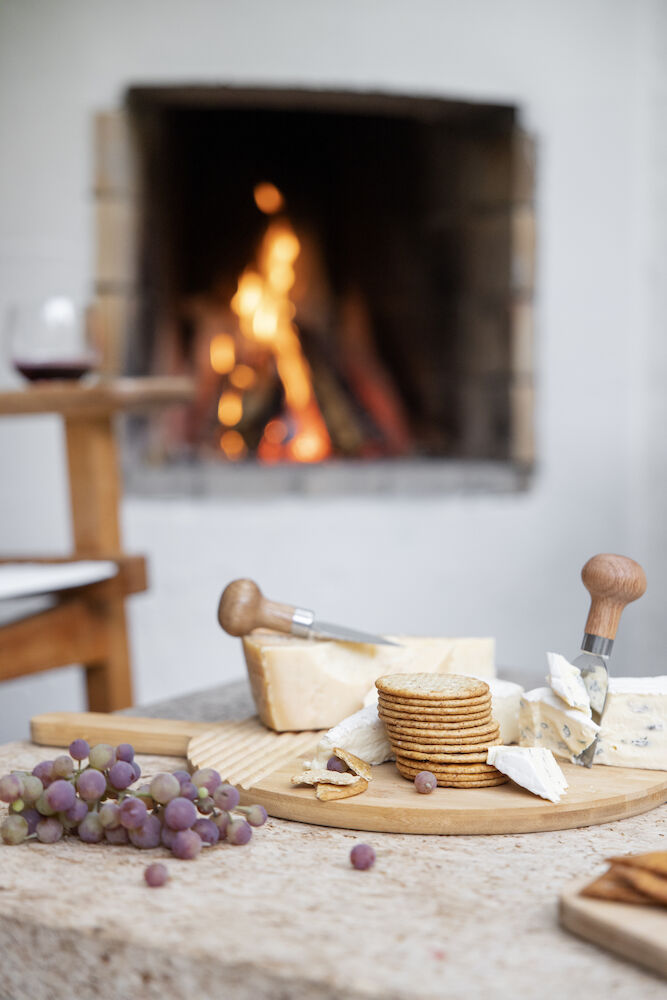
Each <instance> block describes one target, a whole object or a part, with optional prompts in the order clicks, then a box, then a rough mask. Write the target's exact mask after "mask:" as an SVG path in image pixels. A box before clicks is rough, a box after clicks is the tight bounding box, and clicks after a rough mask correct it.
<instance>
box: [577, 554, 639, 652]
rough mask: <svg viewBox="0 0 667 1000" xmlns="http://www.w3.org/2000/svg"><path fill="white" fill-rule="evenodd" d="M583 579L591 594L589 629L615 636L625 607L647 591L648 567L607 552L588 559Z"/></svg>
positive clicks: (588, 630)
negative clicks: (646, 571) (646, 572)
mask: <svg viewBox="0 0 667 1000" xmlns="http://www.w3.org/2000/svg"><path fill="white" fill-rule="evenodd" d="M581 579H582V580H583V582H584V586H585V587H586V590H587V591H588V592H589V594H590V595H591V607H590V611H589V612H588V618H587V619H586V628H585V631H586V632H587V633H588V634H589V635H600V636H603V638H605V639H615V638H616V630H617V629H618V623H619V621H620V619H621V612H622V611H623V608H624V607H625V605H626V604H630V603H631V602H632V601H636V600H637V598H638V597H641V596H642V594H643V593H644V591H645V590H646V574H645V573H644V570H643V569H642V568H641V566H640V565H639V563H637V562H635V561H634V559H628V557H627V556H615V555H611V554H609V553H604V554H601V555H598V556H593V558H592V559H589V560H588V562H587V563H586V565H585V566H584V568H583V569H582V571H581Z"/></svg>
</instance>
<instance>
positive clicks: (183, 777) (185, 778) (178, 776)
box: [171, 771, 190, 785]
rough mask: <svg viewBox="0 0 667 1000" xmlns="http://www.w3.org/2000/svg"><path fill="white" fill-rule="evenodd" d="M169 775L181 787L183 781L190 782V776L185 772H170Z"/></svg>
mask: <svg viewBox="0 0 667 1000" xmlns="http://www.w3.org/2000/svg"><path fill="white" fill-rule="evenodd" d="M171 773H172V774H173V776H174V777H175V778H176V780H177V781H178V783H179V785H182V784H183V782H184V781H190V775H189V774H188V772H187V771H172V772H171Z"/></svg>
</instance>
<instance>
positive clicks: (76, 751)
mask: <svg viewBox="0 0 667 1000" xmlns="http://www.w3.org/2000/svg"><path fill="white" fill-rule="evenodd" d="M89 752H90V746H89V745H88V743H87V742H86V741H85V740H72V742H71V743H70V745H69V753H70V757H73V758H74V760H85V759H86V757H87V756H88V754H89ZM33 773H34V772H33Z"/></svg>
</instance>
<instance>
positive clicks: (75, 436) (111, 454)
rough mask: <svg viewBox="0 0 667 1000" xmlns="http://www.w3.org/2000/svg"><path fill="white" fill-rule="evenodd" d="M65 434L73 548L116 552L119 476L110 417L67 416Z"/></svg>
mask: <svg viewBox="0 0 667 1000" xmlns="http://www.w3.org/2000/svg"><path fill="white" fill-rule="evenodd" d="M65 434H66V439H67V460H68V464H69V486H70V502H71V510H72V528H73V534H74V548H75V551H76V552H77V554H78V555H86V556H98V555H99V554H100V553H101V552H111V553H116V552H119V551H120V528H119V523H118V509H119V504H120V476H119V463H118V455H117V451H116V442H115V440H114V435H113V428H112V425H111V418H110V416H109V415H106V416H97V417H91V416H88V417H87V418H86V419H85V420H79V419H71V418H69V417H68V418H66V420H65Z"/></svg>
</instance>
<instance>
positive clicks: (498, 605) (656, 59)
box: [0, 0, 667, 738]
mask: <svg viewBox="0 0 667 1000" xmlns="http://www.w3.org/2000/svg"><path fill="white" fill-rule="evenodd" d="M665 40H667V27H666V25H665V18H664V10H663V9H662V8H661V5H660V3H659V2H658V0H565V2H564V0H542V2H541V3H539V4H535V3H534V2H531V0H476V2H475V3H469V4H461V3H458V2H455V0H451V2H450V0H413V2H412V3H410V4H407V3H404V2H390V0H337V2H335V3H334V2H333V0H330V2H313V0H283V2H281V3H275V2H272V0H238V2H229V0H225V2H221V0H188V2H185V0H142V2H141V3H136V2H133V0H116V2H115V3H114V4H101V3H90V2H87V0H58V2H54V3H44V2H38V0H13V2H12V0H5V3H4V4H0V143H1V145H2V149H3V153H2V156H1V157H0V310H1V309H3V308H4V307H5V305H6V303H7V302H8V301H9V300H10V299H12V298H13V297H14V296H16V295H17V294H27V293H39V292H43V291H47V290H50V289H52V288H55V287H66V288H71V289H73V290H74V291H75V292H81V291H85V289H86V288H87V287H88V282H89V279H90V270H91V268H90V247H91V211H90V207H91V201H90V178H91V119H92V115H93V113H94V111H96V110H99V109H105V108H109V107H112V106H114V105H117V104H118V103H119V102H120V101H121V99H122V95H123V91H124V88H125V86H126V85H127V84H128V83H130V82H131V83H134V84H137V83H141V82H144V83H161V82H164V83H174V82H178V81H188V82H221V83H238V84H241V83H275V84H284V85H292V84H295V85H298V84H303V85H304V86H319V85H321V86H326V87H343V88H344V87H350V88H369V89H382V90H394V91H400V92H409V93H425V94H436V95H444V96H450V97H452V96H460V97H463V98H472V99H480V100H490V101H508V102H511V103H515V104H518V105H520V107H521V108H522V110H523V118H524V123H525V125H526V126H527V127H528V128H529V129H530V130H531V131H532V132H533V133H534V134H536V136H537V138H538V142H539V152H540V171H539V191H538V213H539V266H538V283H539V300H538V313H539V332H538V337H537V371H538V393H539V394H538V410H537V432H538V450H539V457H540V465H539V470H538V475H537V477H536V480H535V484H534V487H533V488H532V490H531V491H530V492H529V493H527V494H523V495H516V496H495V497H494V496H489V497H477V498H466V497H459V496H443V497H440V498H432V497H431V498H428V499H422V500H420V499H405V498H403V499H392V498H387V497H382V496H379V497H375V498H369V499H351V498H348V499H341V498H337V499H336V500H331V501H326V500H322V499H317V500H314V499H306V498H300V497H288V498H282V499H277V500H274V501H263V502H261V501H257V502H254V503H252V502H244V503H240V502H229V503H225V502H217V503H214V502H212V501H211V502H204V501H200V502H196V501H165V502H162V503H160V502H155V501H147V500H140V499H132V498H129V499H128V500H127V501H126V503H125V507H124V511H123V517H124V526H125V535H126V541H127V544H128V547H130V548H132V549H135V550H140V551H145V552H147V553H148V554H149V556H150V559H151V565H152V588H151V591H150V593H149V594H147V595H144V596H141V597H137V598H135V599H133V601H132V612H131V622H132V633H133V644H134V649H135V670H136V681H137V694H138V698H139V700H142V701H143V700H149V699H154V698H158V697H163V696H167V695H169V694H172V693H177V692H183V691H186V690H188V689H192V688H196V687H204V686H206V685H208V684H212V683H214V682H216V681H218V680H221V679H223V678H231V677H233V676H237V675H238V674H239V673H240V672H241V671H242V664H241V661H240V657H239V653H238V649H237V646H236V644H235V643H234V642H232V641H231V640H229V639H227V638H226V637H224V636H222V635H221V633H220V632H219V630H218V629H217V626H216V625H215V620H214V618H215V615H214V612H215V605H216V601H217V597H218V592H219V590H220V588H221V586H222V585H223V584H224V582H226V581H227V580H229V579H231V578H232V577H233V576H236V575H240V574H252V575H255V576H256V577H257V578H258V579H259V580H260V581H261V582H262V584H263V585H264V588H265V589H266V591H267V592H269V593H271V592H273V593H274V594H275V595H276V596H279V597H284V598H286V599H291V598H293V599H294V600H296V601H301V602H303V603H311V604H312V605H313V606H315V607H316V608H318V609H319V610H321V612H322V613H326V617H328V618H330V619H332V620H335V619H337V618H338V619H340V620H341V621H349V622H350V624H357V625H358V626H361V627H363V626H364V625H365V626H367V627H369V628H376V629H391V630H396V631H404V632H423V633H440V634H445V633H446V634H456V633H458V634H464V633H469V634H480V633H486V634H493V635H496V636H497V638H498V660H499V662H500V663H505V664H512V665H515V666H517V667H519V668H520V669H522V670H525V671H530V670H532V671H534V672H535V676H536V678H539V676H540V675H541V672H542V669H543V662H544V650H545V649H546V648H555V649H559V650H563V651H566V652H567V651H569V650H574V648H575V647H576V644H577V642H578V640H579V638H580V633H581V630H582V627H583V622H584V620H585V614H586V600H585V595H584V592H583V589H582V588H581V585H580V584H579V583H578V569H579V567H580V566H581V564H582V563H583V562H584V561H585V559H586V558H587V557H588V556H589V555H591V554H592V553H594V552H596V551H620V552H627V553H628V554H632V555H634V556H635V557H636V558H638V559H640V560H641V561H642V562H643V563H644V564H645V566H646V569H647V573H648V576H649V580H650V581H651V580H659V581H662V582H663V583H664V582H665V575H666V573H665V567H666V563H667V553H666V545H665V535H664V529H662V534H659V531H658V523H661V521H660V518H661V510H662V506H663V505H664V500H665V492H666V490H665V483H666V476H665V473H666V472H667V470H666V469H665V461H664V446H663V443H662V434H663V430H662V429H661V425H660V424H659V423H658V424H657V425H656V422H655V421H656V420H660V419H663V424H662V428H664V416H665V413H664V403H662V402H661V400H662V389H661V381H662V384H664V379H662V380H661V375H662V374H664V362H665V348H664V346H663V345H662V343H661V341H662V340H663V339H664V338H661V337H660V336H659V332H658V329H659V328H658V325H657V323H658V318H659V312H658V309H659V302H658V301H657V294H658V293H657V292H656V291H655V290H654V289H655V283H656V281H657V277H658V275H657V270H656V268H657V264H658V263H659V261H660V260H662V261H664V259H665V246H664V236H663V235H662V232H661V231H660V230H659V229H658V228H657V227H656V225H655V223H654V222H653V221H652V219H653V217H654V214H655V211H656V210H657V209H658V207H660V206H662V208H663V209H664V207H665V191H664V181H661V179H660V178H661V176H662V177H664V167H665V164H666V163H667V151H666V149H665V132H664V128H665V126H664V121H665V118H664V101H665V80H664V70H662V69H661V68H660V66H659V64H660V51H661V44H662V51H663V52H664V43H665ZM659 95H660V96H661V100H662V104H661V103H660V101H659V100H658V96H659ZM661 112H662V114H663V117H662V118H661V117H660V114H661ZM657 130H659V131H657ZM660 171H662V174H661V173H660ZM661 185H662V187H661ZM6 377H9V376H6ZM61 459H62V440H61V437H60V434H59V431H58V428H57V427H56V426H55V424H54V423H53V422H51V421H49V420H42V419H40V421H39V423H38V422H36V421H34V422H32V423H29V422H27V421H26V422H24V423H23V424H22V425H21V426H19V425H18V424H17V423H16V422H15V421H12V422H9V421H3V422H0V462H1V466H0V468H1V470H2V472H1V476H0V515H1V516H0V551H5V552H10V551H24V550H26V549H29V548H35V549H41V550H43V551H47V550H51V551H57V550H62V549H64V548H66V547H67V545H68V542H69V526H68V524H67V517H66V507H65V500H66V492H65V488H64V483H63V477H62V467H61ZM658 539H659V543H658ZM663 592H664V591H663ZM660 595H661V591H660V590H659V589H658V588H654V589H653V593H652V596H651V597H650V600H649V599H648V598H647V599H646V602H645V603H644V604H643V607H642V604H641V603H640V605H637V606H636V607H635V608H633V609H632V610H631V611H630V612H629V613H628V615H627V619H626V621H625V624H624V627H623V630H622V633H621V635H620V637H619V640H618V644H617V650H616V653H615V658H616V663H617V668H618V669H619V670H620V669H621V668H622V669H623V671H624V672H626V671H627V672H642V671H643V670H645V669H647V667H646V661H647V660H649V661H650V663H649V665H648V669H649V670H650V671H652V672H657V671H659V670H663V671H664V669H665V668H664V665H663V662H662V661H661V660H660V654H661V650H662V648H663V646H664V643H665V638H666V636H665V624H664V615H663V614H662V612H661V600H660ZM640 626H641V628H640ZM80 698H81V691H80V684H79V681H78V678H77V676H76V673H75V672H74V671H73V670H69V671H65V672H58V673H53V674H51V675H49V676H48V677H45V678H40V679H36V680H35V679H33V680H22V681H17V682H12V683H11V684H6V685H4V686H3V687H0V736H3V737H6V738H10V737H12V736H14V735H21V734H23V733H24V732H25V725H26V719H27V718H28V716H29V715H30V714H31V713H34V712H36V711H41V710H44V709H46V708H47V707H61V708H64V707H71V708H77V707H79V705H80V703H81V702H80Z"/></svg>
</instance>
